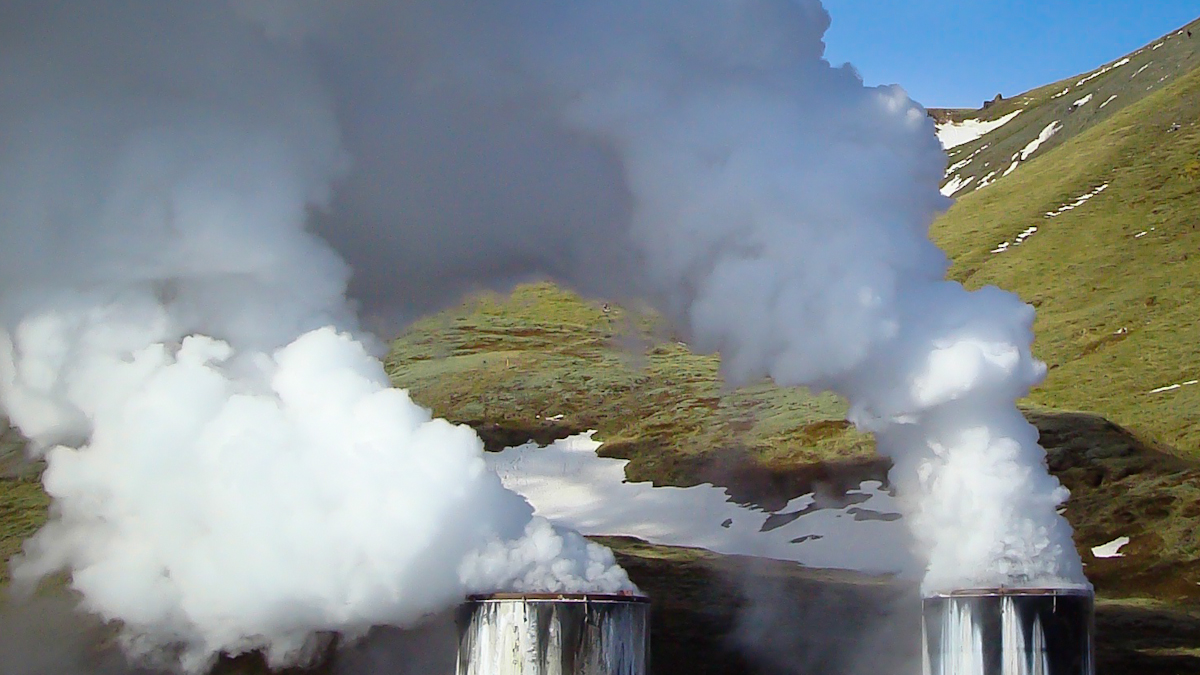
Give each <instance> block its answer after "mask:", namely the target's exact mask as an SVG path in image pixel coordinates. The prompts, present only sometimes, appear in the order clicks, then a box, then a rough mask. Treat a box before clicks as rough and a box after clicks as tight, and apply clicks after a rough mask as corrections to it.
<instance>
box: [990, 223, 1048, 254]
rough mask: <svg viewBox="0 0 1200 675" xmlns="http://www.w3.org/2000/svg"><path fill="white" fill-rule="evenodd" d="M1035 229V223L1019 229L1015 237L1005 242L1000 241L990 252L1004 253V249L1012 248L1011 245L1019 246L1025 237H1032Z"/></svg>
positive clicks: (1036, 229)
mask: <svg viewBox="0 0 1200 675" xmlns="http://www.w3.org/2000/svg"><path fill="white" fill-rule="evenodd" d="M1037 231H1038V228H1037V225H1030V226H1029V227H1027V228H1025V229H1024V230H1021V233H1020V234H1018V235H1017V236H1016V238H1015V239H1013V240H1012V241H1011V242H1007V241H1003V242H1000V245H999V246H997V247H996V248H994V249H992V253H1004V252H1005V251H1007V250H1008V249H1010V248H1012V247H1013V246H1019V245H1021V243H1023V242H1024V241H1025V240H1026V239H1028V238H1030V237H1032V236H1033V235H1034V233H1036V232H1037Z"/></svg>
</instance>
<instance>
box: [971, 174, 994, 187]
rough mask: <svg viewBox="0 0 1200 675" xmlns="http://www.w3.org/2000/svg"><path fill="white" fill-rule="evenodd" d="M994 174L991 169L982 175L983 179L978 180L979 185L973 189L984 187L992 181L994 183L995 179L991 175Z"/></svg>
mask: <svg viewBox="0 0 1200 675" xmlns="http://www.w3.org/2000/svg"><path fill="white" fill-rule="evenodd" d="M995 175H996V172H995V171H992V172H991V173H989V174H988V175H986V176H984V177H983V180H981V181H979V185H976V186H975V189H976V190H978V189H980V188H985V187H987V186H989V185H991V184H992V183H995V182H996V181H994V180H992V176H995Z"/></svg>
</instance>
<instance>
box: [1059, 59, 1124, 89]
mask: <svg viewBox="0 0 1200 675" xmlns="http://www.w3.org/2000/svg"><path fill="white" fill-rule="evenodd" d="M1126 63H1129V57H1128V56H1127V57H1125V58H1123V59H1121V60H1120V61H1117V62H1116V63H1114V64H1112V65H1111V66H1105V67H1103V68H1101V69H1100V70H1097V71H1096V72H1094V73H1092V74H1091V75H1088V76H1087V77H1085V78H1083V79H1082V80H1080V81H1078V82H1076V83H1075V86H1076V87H1078V86H1080V85H1082V84H1083V83H1084V82H1087V81H1089V80H1092V79H1095V78H1097V77H1100V76H1101V75H1103V74H1105V73H1107V72H1108V71H1110V70H1112V69H1114V68H1120V67H1121V66H1123V65H1125V64H1126ZM1063 93H1066V92H1063Z"/></svg>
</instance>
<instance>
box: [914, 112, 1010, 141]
mask: <svg viewBox="0 0 1200 675" xmlns="http://www.w3.org/2000/svg"><path fill="white" fill-rule="evenodd" d="M1019 114H1021V111H1020V110H1016V111H1014V112H1010V113H1009V114H1007V115H1005V116H1004V117H1001V118H999V119H995V120H992V121H990V122H981V121H980V120H977V119H973V120H963V121H961V122H943V123H940V124H937V125H935V127H936V129H937V137H938V140H939V141H941V143H942V148H943V149H946V150H949V149H950V148H954V147H958V146H960V145H962V144H963V143H970V142H971V141H973V140H975V139H977V138H979V137H981V136H983V135H984V134H986V133H988V132H991V131H995V130H996V129H999V128H1000V127H1002V126H1004V125H1005V124H1008V123H1009V122H1010V121H1012V119H1013V118H1014V117H1016V116H1017V115H1019Z"/></svg>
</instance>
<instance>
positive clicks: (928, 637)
mask: <svg viewBox="0 0 1200 675" xmlns="http://www.w3.org/2000/svg"><path fill="white" fill-rule="evenodd" d="M922 614H923V617H922V625H921V627H922V633H923V634H924V640H925V648H924V652H923V654H924V658H923V661H924V673H925V675H1093V674H1094V672H1095V665H1094V659H1093V650H1094V647H1093V643H1092V639H1093V638H1092V635H1093V633H1094V628H1093V626H1094V619H1093V594H1092V592H1091V591H1089V590H1085V589H1053V588H1023V589H1007V588H1006V589H971V590H962V591H955V592H953V593H948V594H941V595H932V596H928V597H926V598H925V599H924V601H923V611H922Z"/></svg>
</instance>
